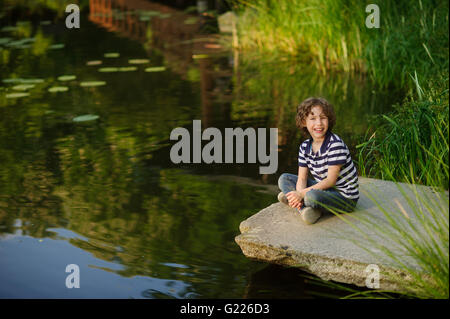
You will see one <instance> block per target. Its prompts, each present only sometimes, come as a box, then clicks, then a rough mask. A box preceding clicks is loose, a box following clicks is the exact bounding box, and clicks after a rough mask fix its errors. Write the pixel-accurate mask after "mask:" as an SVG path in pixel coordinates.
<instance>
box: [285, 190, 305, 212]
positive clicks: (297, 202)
mask: <svg viewBox="0 0 450 319" xmlns="http://www.w3.org/2000/svg"><path fill="white" fill-rule="evenodd" d="M286 198H287V200H288V202H289V206H291V207H293V208H298V209H300V208H302V206H303V204H302V201H303V196H302V195H301V193H300V192H297V191H292V192H289V193H287V194H286Z"/></svg>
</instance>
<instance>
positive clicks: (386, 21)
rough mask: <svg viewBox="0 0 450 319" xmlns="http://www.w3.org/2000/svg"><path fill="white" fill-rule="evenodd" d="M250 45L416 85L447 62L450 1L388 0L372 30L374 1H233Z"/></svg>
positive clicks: (243, 42)
mask: <svg viewBox="0 0 450 319" xmlns="http://www.w3.org/2000/svg"><path fill="white" fill-rule="evenodd" d="M232 3H233V4H234V10H236V12H237V13H238V14H239V22H238V24H237V34H238V46H239V49H241V50H243V51H247V52H250V51H257V52H260V53H270V54H275V55H291V56H296V57H298V58H300V59H302V60H304V61H309V62H313V63H314V64H315V65H316V66H317V68H318V69H320V70H322V71H324V72H325V71H326V70H328V69H338V70H343V71H362V72H367V73H368V74H369V75H370V76H371V77H372V78H373V80H374V81H376V82H377V83H378V84H379V85H381V86H387V85H389V84H392V83H393V82H396V85H400V86H405V85H413V81H412V80H411V79H410V77H409V75H408V74H414V71H416V72H417V74H419V75H420V76H421V77H423V78H431V77H433V76H434V75H435V74H436V72H439V71H440V70H441V69H442V68H447V67H448V31H447V29H448V10H449V6H448V2H447V1H430V0H428V1H427V0H423V1H420V0H419V1H417V2H415V3H411V2H410V1H406V0H400V1H394V0H383V1H379V2H377V4H378V6H379V8H380V28H379V29H376V28H372V29H369V28H367V27H366V25H365V21H366V18H367V16H368V15H369V13H366V12H365V8H366V5H368V4H369V3H371V2H370V1H363V2H361V1H358V0H348V1H343V0H329V1H320V0H308V1H305V0H290V1H277V0H253V1H248V0H234V1H232Z"/></svg>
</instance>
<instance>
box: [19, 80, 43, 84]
mask: <svg viewBox="0 0 450 319" xmlns="http://www.w3.org/2000/svg"><path fill="white" fill-rule="evenodd" d="M20 83H23V84H37V83H44V80H43V79H21V81H20Z"/></svg>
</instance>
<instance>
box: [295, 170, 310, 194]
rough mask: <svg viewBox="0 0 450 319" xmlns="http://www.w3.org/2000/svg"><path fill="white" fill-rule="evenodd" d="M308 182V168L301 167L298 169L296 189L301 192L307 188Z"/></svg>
mask: <svg viewBox="0 0 450 319" xmlns="http://www.w3.org/2000/svg"><path fill="white" fill-rule="evenodd" d="M307 180H308V167H303V166H299V167H298V179H297V185H296V187H295V189H296V190H297V191H298V192H299V191H301V190H302V189H304V188H306V185H307V184H306V182H307Z"/></svg>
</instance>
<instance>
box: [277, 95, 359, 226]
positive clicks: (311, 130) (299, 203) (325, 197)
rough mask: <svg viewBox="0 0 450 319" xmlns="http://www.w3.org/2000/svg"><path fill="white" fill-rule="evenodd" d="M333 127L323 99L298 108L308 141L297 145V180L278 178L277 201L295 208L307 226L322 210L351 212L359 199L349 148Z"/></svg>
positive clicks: (298, 120) (289, 176) (331, 111)
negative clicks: (278, 190)
mask: <svg viewBox="0 0 450 319" xmlns="http://www.w3.org/2000/svg"><path fill="white" fill-rule="evenodd" d="M335 123H336V116H335V113H334V109H333V106H332V105H331V104H330V103H328V101H327V100H325V99H323V98H313V97H312V98H308V99H306V100H305V101H303V102H302V103H301V104H300V105H299V106H298V108H297V116H296V124H297V127H299V128H300V129H301V130H302V131H303V133H306V134H309V135H310V137H311V138H309V139H307V140H306V141H304V142H303V143H302V144H301V145H300V150H299V155H298V165H299V167H298V176H296V175H293V174H288V173H284V174H281V176H280V178H279V180H278V187H279V188H280V189H281V191H282V192H281V193H279V194H278V200H279V201H280V202H282V203H284V204H286V205H289V206H290V207H293V208H296V209H297V210H298V212H299V213H300V216H301V217H302V219H303V221H304V222H305V223H306V224H314V223H315V222H316V221H317V220H318V219H319V218H320V216H321V215H322V210H324V209H330V208H331V209H334V210H337V211H345V212H350V211H352V210H354V208H355V206H356V203H357V201H358V199H359V189H358V176H357V172H356V168H355V166H354V164H353V161H352V158H351V156H350V152H349V150H348V147H347V145H345V143H344V141H342V139H341V138H340V137H339V136H337V135H336V134H333V133H332V132H331V130H332V128H333V127H334V125H335ZM308 171H309V172H310V173H311V175H312V176H313V177H314V180H312V179H310V178H308Z"/></svg>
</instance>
